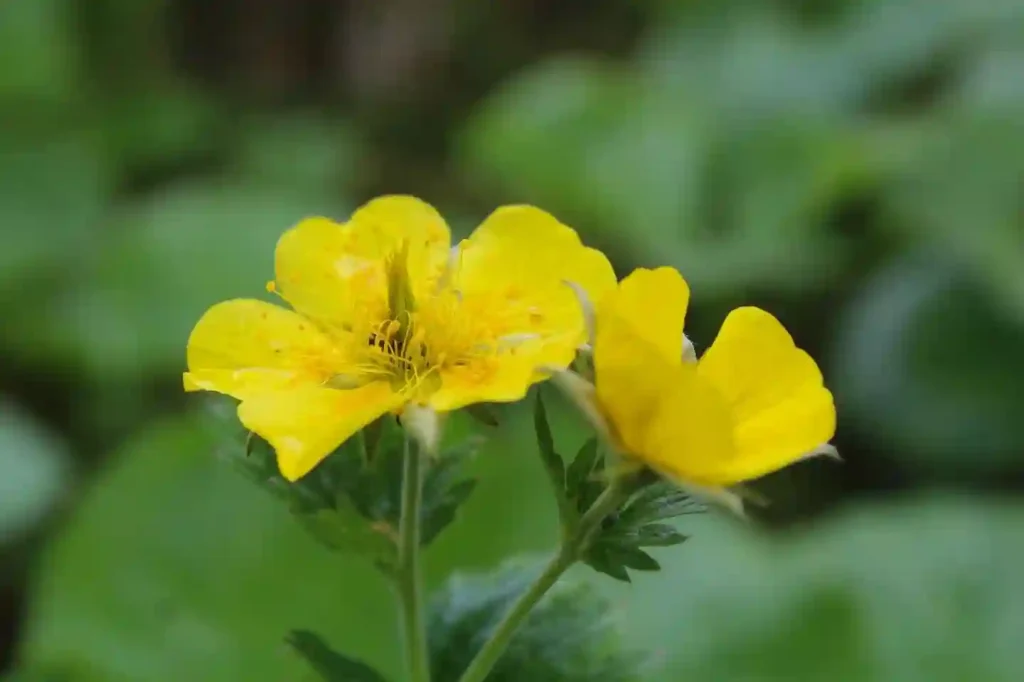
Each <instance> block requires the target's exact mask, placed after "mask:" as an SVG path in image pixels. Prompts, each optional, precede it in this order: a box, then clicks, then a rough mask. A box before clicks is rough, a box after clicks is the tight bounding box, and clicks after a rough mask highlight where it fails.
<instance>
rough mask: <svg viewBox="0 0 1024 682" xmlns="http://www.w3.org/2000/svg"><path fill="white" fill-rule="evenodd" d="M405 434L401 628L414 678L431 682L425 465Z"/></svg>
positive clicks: (400, 529)
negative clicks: (423, 543) (423, 571)
mask: <svg viewBox="0 0 1024 682" xmlns="http://www.w3.org/2000/svg"><path fill="white" fill-rule="evenodd" d="M410 440H411V439H410V437H409V436H408V435H407V436H406V437H405V446H404V448H405V449H404V453H403V457H404V464H403V470H402V516H401V519H400V520H399V524H398V534H399V545H398V570H397V571H396V576H395V578H396V581H397V586H398V598H399V601H400V602H401V606H402V629H403V632H404V635H405V649H406V659H407V661H408V666H409V679H410V680H411V682H430V659H429V657H428V655H427V641H426V628H425V627H424V625H423V604H422V599H421V596H420V567H419V550H420V504H421V497H422V493H423V467H422V461H421V457H420V453H419V449H418V448H415V447H412V444H411V443H410Z"/></svg>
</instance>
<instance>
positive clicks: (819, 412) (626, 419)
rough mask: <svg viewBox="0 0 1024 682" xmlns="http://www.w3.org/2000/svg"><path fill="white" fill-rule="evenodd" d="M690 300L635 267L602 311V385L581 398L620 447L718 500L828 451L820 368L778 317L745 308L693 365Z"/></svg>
mask: <svg viewBox="0 0 1024 682" xmlns="http://www.w3.org/2000/svg"><path fill="white" fill-rule="evenodd" d="M688 301H689V289H688V287H687V285H686V282H685V281H684V280H683V278H682V277H681V276H680V275H679V273H678V272H676V271H675V270H674V269H672V268H659V269H656V270H644V269H641V270H636V271H635V272H633V273H632V274H631V275H629V276H628V277H626V278H625V279H624V280H623V281H622V282H621V283H620V284H619V287H618V289H617V290H616V291H615V292H613V293H612V294H610V295H609V296H607V297H606V298H605V299H604V300H603V301H600V302H599V303H598V306H597V310H596V338H595V340H594V348H593V359H594V385H593V386H592V387H586V388H587V389H588V390H585V391H584V392H589V394H590V396H589V398H584V400H585V401H589V402H590V407H589V408H588V409H589V411H590V413H591V415H592V416H594V417H595V418H596V419H598V420H599V421H600V422H601V424H602V426H603V428H604V429H605V430H606V433H607V435H608V437H609V438H610V439H611V441H612V442H613V444H615V445H616V446H617V448H618V449H619V450H620V451H621V452H622V453H623V454H624V455H625V456H627V457H628V458H632V459H635V460H639V461H640V462H643V463H644V464H646V465H648V466H650V467H651V468H652V469H655V470H657V471H660V472H662V473H664V474H666V475H668V476H670V477H672V478H674V479H676V480H678V481H679V482H681V483H684V484H690V485H691V486H693V487H694V488H697V489H702V490H704V491H718V492H719V493H722V492H724V490H725V489H727V488H728V487H730V486H734V485H736V484H739V483H742V482H744V481H748V480H751V479H755V478H759V477H761V476H764V475H766V474H769V473H771V472H773V471H777V470H779V469H782V468H784V467H786V466H787V465H789V464H792V463H793V462H795V461H797V460H800V459H803V458H804V457H806V456H809V455H812V454H815V453H818V452H823V451H822V450H821V446H822V444H823V443H827V442H828V441H829V440H830V439H831V438H832V436H833V435H834V432H835V423H836V412H835V407H834V404H833V400H832V394H831V393H830V392H829V391H828V390H827V389H826V388H825V386H824V384H823V380H822V375H821V372H820V371H819V369H818V367H817V365H816V364H815V362H814V360H813V359H812V358H811V357H810V356H809V355H808V354H807V353H805V352H804V351H802V350H800V349H798V348H797V347H796V345H795V344H794V342H793V339H792V337H791V336H790V335H789V333H788V332H787V331H786V330H785V328H784V327H783V326H782V325H781V324H780V323H779V321H778V320H776V319H775V318H774V317H772V315H770V314H769V313H767V312H765V311H763V310H760V309H758V308H750V307H745V308H737V309H736V310H733V311H732V312H731V313H730V314H729V315H728V317H727V318H726V320H725V322H724V323H723V324H722V328H721V330H720V331H719V333H718V336H717V338H716V339H715V341H714V343H713V344H712V345H711V347H710V348H708V349H707V351H706V352H705V353H704V354H703V355H702V356H701V357H700V359H699V360H698V361H696V362H693V361H688V360H687V359H685V358H684V344H685V343H686V341H685V337H684V336H683V323H684V318H685V316H686V307H687V303H688ZM576 383H577V386H579V382H578V380H577V382H576ZM576 393H577V397H579V393H580V392H579V391H577V392H576Z"/></svg>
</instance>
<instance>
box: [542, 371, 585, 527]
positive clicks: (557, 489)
mask: <svg viewBox="0 0 1024 682" xmlns="http://www.w3.org/2000/svg"><path fill="white" fill-rule="evenodd" d="M533 429H534V433H535V434H536V436H537V449H538V450H539V452H540V460H541V462H542V463H543V465H544V471H545V472H547V475H548V479H549V480H550V481H551V490H552V492H553V493H554V495H555V502H556V504H557V505H558V515H559V518H560V519H561V521H562V525H563V526H564V527H566V528H569V527H571V526H572V524H573V523H575V521H576V519H577V518H578V516H579V515H578V514H577V513H576V511H575V509H574V508H573V506H572V504H570V502H569V488H568V486H567V483H566V480H567V479H566V471H565V461H564V460H563V459H562V456H561V455H560V454H558V452H557V451H556V450H555V440H554V437H553V436H552V435H551V425H550V423H549V422H548V414H547V410H546V408H545V407H544V399H543V397H542V392H541V391H540V390H538V391H537V397H536V402H535V403H534V409H533Z"/></svg>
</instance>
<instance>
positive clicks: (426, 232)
mask: <svg viewBox="0 0 1024 682" xmlns="http://www.w3.org/2000/svg"><path fill="white" fill-rule="evenodd" d="M348 227H349V229H350V230H351V239H352V244H351V249H352V250H353V251H354V252H356V253H358V254H360V255H363V256H365V257H369V258H378V259H381V258H387V257H388V256H390V255H391V254H394V253H395V252H397V251H398V250H399V248H400V247H402V245H403V244H404V245H405V248H406V249H408V267H409V276H410V278H411V283H412V289H413V292H414V293H415V294H417V295H420V296H425V295H428V294H431V293H433V289H434V288H435V287H436V285H437V282H438V280H439V279H440V278H441V276H442V274H443V273H444V271H445V270H446V269H447V267H448V259H449V255H450V252H449V247H450V246H451V234H450V233H449V231H448V225H447V224H446V223H445V221H444V218H442V217H441V214H440V213H438V212H437V210H436V209H435V208H434V207H433V206H431V205H430V204H428V203H426V202H425V201H421V200H420V199H417V198H416V197H412V196H405V195H389V196H382V197H378V198H376V199H373V200H372V201H369V202H367V203H366V204H364V205H363V206H361V207H360V208H359V209H358V210H357V211H356V212H355V213H353V214H352V217H351V218H350V219H349V221H348Z"/></svg>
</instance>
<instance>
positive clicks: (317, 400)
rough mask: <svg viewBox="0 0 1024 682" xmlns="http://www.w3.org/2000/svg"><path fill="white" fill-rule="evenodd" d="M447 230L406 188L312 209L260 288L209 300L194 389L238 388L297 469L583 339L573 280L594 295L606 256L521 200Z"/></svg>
mask: <svg viewBox="0 0 1024 682" xmlns="http://www.w3.org/2000/svg"><path fill="white" fill-rule="evenodd" d="M449 240H450V236H449V232H448V227H447V225H446V224H445V222H444V220H443V219H442V218H441V216H440V215H439V214H438V213H437V211H435V210H434V209H433V208H432V207H431V206H430V205H428V204H426V203H424V202H422V201H420V200H418V199H416V198H413V197H408V196H387V197H381V198H378V199H375V200H373V201H371V202H369V203H367V204H366V205H364V206H363V207H361V208H360V209H358V210H357V211H356V212H355V213H354V214H353V215H352V217H351V218H350V219H349V221H348V222H347V223H344V224H338V223H335V222H332V221H330V220H328V219H326V218H310V219H307V220H304V221H303V222H301V223H299V224H298V225H296V226H295V227H293V228H292V229H290V230H289V231H287V232H286V233H285V234H284V235H283V236H282V237H281V239H280V241H279V242H278V244H277V251H276V255H275V270H276V279H275V281H273V282H271V283H270V284H269V285H268V286H267V288H268V290H269V291H272V292H275V293H277V294H278V295H280V296H281V297H282V298H283V299H284V300H285V301H287V302H288V303H289V304H290V305H291V307H292V309H293V310H288V309H285V308H283V307H279V306H276V305H272V304H270V303H265V302H263V301H258V300H251V299H236V300H230V301H225V302H223V303H219V304H217V305H215V306H213V307H212V308H210V309H209V310H208V311H207V312H206V314H205V315H204V316H203V317H202V319H200V320H199V322H198V324H197V325H196V327H195V329H194V330H193V331H192V335H191V337H190V338H189V342H188V372H187V373H186V374H185V376H184V382H185V389H186V390H188V391H194V390H208V391H217V392H220V393H225V394H228V395H231V396H233V397H235V398H238V399H239V400H240V401H241V403H240V404H239V407H238V415H239V418H240V420H241V421H242V423H243V424H244V425H245V426H246V427H247V428H248V429H250V430H251V431H254V432H256V433H257V434H259V435H260V436H262V437H263V438H265V439H266V440H267V441H268V442H270V444H271V445H273V447H274V448H275V450H276V451H277V458H278V465H279V467H280V470H281V473H282V475H283V476H285V477H286V478H288V479H289V480H296V479H298V478H300V477H301V476H303V475H305V474H306V473H307V472H309V471H310V470H311V469H312V468H313V467H314V466H316V465H317V464H318V463H319V462H320V461H321V460H322V459H323V458H324V457H326V456H327V455H328V454H329V453H330V452H331V451H333V450H334V449H335V448H336V447H337V446H338V445H340V444H341V443H342V442H343V441H345V440H346V439H347V438H348V437H349V436H351V435H352V434H354V433H355V432H357V431H358V430H359V429H361V428H362V427H363V426H365V425H367V424H368V423H370V422H371V421H373V420H374V419H376V418H377V417H379V416H381V415H382V414H385V413H388V412H398V411H400V410H402V409H403V407H405V406H407V405H414V406H425V407H426V408H427V409H431V410H435V411H438V412H445V411H449V410H455V409H458V408H460V407H463V406H465V405H468V404H470V403H475V402H484V401H487V402H502V401H514V400H518V399H520V398H522V397H523V396H524V395H525V393H526V391H527V390H528V389H529V387H530V385H531V384H532V383H534V382H535V381H538V380H540V379H542V378H543V375H542V374H540V373H538V372H537V371H536V370H537V369H538V367H541V366H547V365H553V366H556V367H565V366H566V365H567V364H569V363H570V362H571V361H572V359H573V357H574V355H575V352H576V349H577V347H578V346H579V345H580V344H581V343H582V342H583V341H584V340H585V338H586V330H585V322H584V319H583V316H582V313H581V312H580V310H579V306H578V304H577V303H576V299H575V296H574V294H573V289H572V288H571V287H570V286H567V285H566V283H567V282H571V283H572V284H573V286H576V287H580V288H582V289H583V290H584V291H586V292H588V294H590V295H594V296H600V295H603V294H604V293H606V292H607V291H609V290H612V289H614V287H615V275H614V274H613V272H612V269H611V266H610V265H609V263H608V260H607V259H606V258H605V257H604V255H602V254H601V253H600V252H598V251H596V250H594V249H589V248H585V247H584V246H583V245H582V244H581V243H580V240H579V237H578V236H577V234H576V233H575V232H574V231H573V230H572V229H570V228H569V227H567V226H565V225H563V224H561V223H560V222H558V221H557V220H556V219H555V218H554V217H552V216H551V215H549V214H547V213H545V212H544V211H541V210H540V209H537V208H533V207H530V206H506V207H502V208H499V209H498V210H496V211H495V212H494V213H492V214H491V215H490V216H489V217H488V218H487V219H486V220H485V221H484V222H483V223H482V224H481V225H480V226H479V227H478V228H477V229H476V231H475V232H474V233H473V234H472V235H471V236H470V237H469V239H467V240H465V241H463V242H462V243H460V244H459V245H458V246H456V247H455V248H450V241H449Z"/></svg>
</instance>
